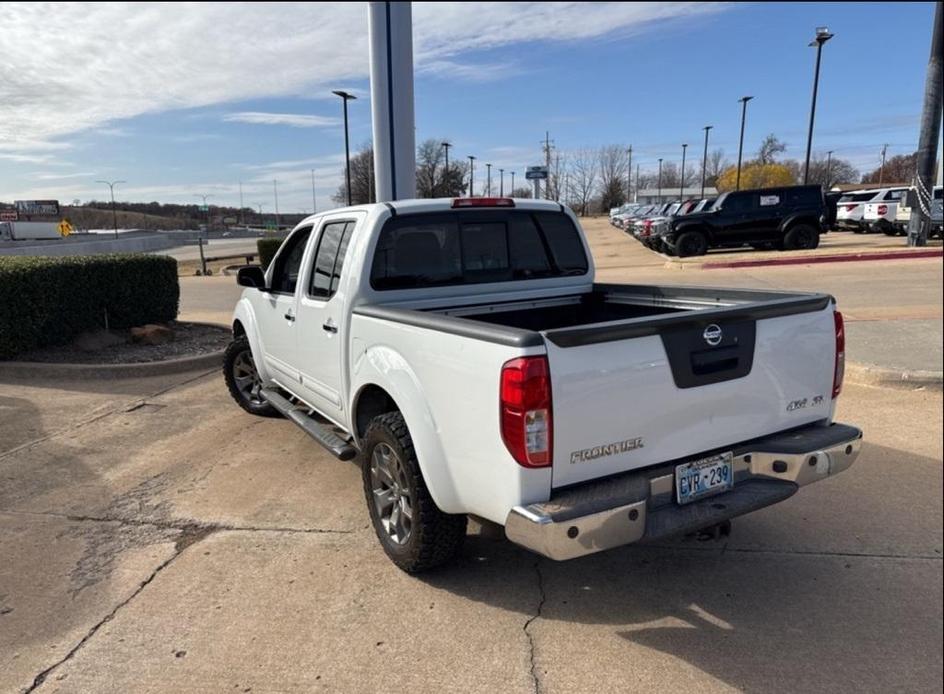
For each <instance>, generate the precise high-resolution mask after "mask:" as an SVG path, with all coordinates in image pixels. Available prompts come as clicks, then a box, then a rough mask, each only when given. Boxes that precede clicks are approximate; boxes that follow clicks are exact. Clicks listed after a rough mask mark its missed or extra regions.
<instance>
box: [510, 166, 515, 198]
mask: <svg viewBox="0 0 944 694" xmlns="http://www.w3.org/2000/svg"><path fill="white" fill-rule="evenodd" d="M511 194H512V195H514V194H515V172H514V171H512V172H511Z"/></svg>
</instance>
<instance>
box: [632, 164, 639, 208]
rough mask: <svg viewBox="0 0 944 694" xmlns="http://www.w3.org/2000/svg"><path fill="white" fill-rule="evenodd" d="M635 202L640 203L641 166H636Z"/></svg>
mask: <svg viewBox="0 0 944 694" xmlns="http://www.w3.org/2000/svg"><path fill="white" fill-rule="evenodd" d="M633 202H639V164H638V163H637V164H636V195H635V196H634V197H633Z"/></svg>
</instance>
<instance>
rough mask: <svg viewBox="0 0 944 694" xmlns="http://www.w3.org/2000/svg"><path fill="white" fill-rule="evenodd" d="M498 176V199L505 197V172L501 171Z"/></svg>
mask: <svg viewBox="0 0 944 694" xmlns="http://www.w3.org/2000/svg"><path fill="white" fill-rule="evenodd" d="M498 175H499V183H498V197H500V198H503V197H505V170H504V169H499V170H498Z"/></svg>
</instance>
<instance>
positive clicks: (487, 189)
mask: <svg viewBox="0 0 944 694" xmlns="http://www.w3.org/2000/svg"><path fill="white" fill-rule="evenodd" d="M485 170H486V171H487V172H488V173H487V174H486V176H485V181H486V183H485V195H486V196H488V197H492V165H491V164H486V165H485Z"/></svg>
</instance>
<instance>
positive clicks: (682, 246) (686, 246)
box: [675, 231, 708, 258]
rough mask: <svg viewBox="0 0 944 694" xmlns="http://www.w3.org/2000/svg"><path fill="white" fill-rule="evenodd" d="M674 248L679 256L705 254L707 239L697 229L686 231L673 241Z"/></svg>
mask: <svg viewBox="0 0 944 694" xmlns="http://www.w3.org/2000/svg"><path fill="white" fill-rule="evenodd" d="M675 250H676V252H677V253H678V256H679V258H687V257H689V256H695V255H705V253H707V252H708V239H706V238H705V235H704V234H702V233H700V232H697V231H686V232H685V233H684V234H682V235H681V236H679V237H678V239H676V241H675Z"/></svg>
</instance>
